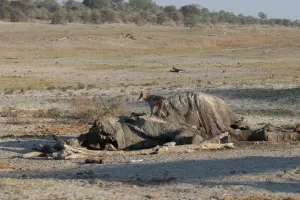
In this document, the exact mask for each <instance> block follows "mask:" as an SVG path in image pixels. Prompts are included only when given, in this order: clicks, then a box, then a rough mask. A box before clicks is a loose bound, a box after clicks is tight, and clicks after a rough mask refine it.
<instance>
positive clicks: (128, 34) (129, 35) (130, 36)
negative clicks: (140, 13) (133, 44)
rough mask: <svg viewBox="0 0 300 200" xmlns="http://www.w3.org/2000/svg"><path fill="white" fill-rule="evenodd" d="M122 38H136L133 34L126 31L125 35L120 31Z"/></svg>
mask: <svg viewBox="0 0 300 200" xmlns="http://www.w3.org/2000/svg"><path fill="white" fill-rule="evenodd" d="M122 35H123V38H130V39H132V40H136V37H135V36H134V35H131V34H130V33H127V34H126V35H125V34H124V33H122Z"/></svg>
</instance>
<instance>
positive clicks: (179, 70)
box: [170, 67, 185, 73]
mask: <svg viewBox="0 0 300 200" xmlns="http://www.w3.org/2000/svg"><path fill="white" fill-rule="evenodd" d="M170 72H175V73H179V72H185V70H183V69H178V68H176V67H173V68H172V69H171V70H170Z"/></svg>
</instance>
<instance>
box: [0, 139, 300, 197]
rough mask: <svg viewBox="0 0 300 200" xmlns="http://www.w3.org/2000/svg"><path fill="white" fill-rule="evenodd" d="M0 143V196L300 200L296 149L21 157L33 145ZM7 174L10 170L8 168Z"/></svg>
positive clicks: (296, 146) (262, 146)
mask: <svg viewBox="0 0 300 200" xmlns="http://www.w3.org/2000/svg"><path fill="white" fill-rule="evenodd" d="M49 141H50V139H49V138H48V139H47V138H44V139H38V140H36V139H19V140H11V139H6V140H2V141H1V143H0V144H1V154H0V155H1V161H2V162H3V163H4V165H5V166H7V168H4V169H2V173H1V175H0V178H1V179H0V186H1V193H0V198H1V199H14V198H17V199H224V198H225V197H227V198H228V197H232V198H237V199H241V198H245V197H257V198H258V197H264V198H266V199H284V198H288V197H293V198H296V199H297V198H299V197H300V196H299V194H300V185H299V183H300V166H299V164H300V158H299V153H300V148H299V143H298V144H296V143H294V144H267V143H263V142H261V143H259V144H253V143H247V144H246V143H240V144H237V145H236V149H234V150H223V151H203V152H199V153H188V154H187V153H181V154H172V155H152V156H134V157H122V156H117V157H109V158H107V161H108V162H109V164H105V165H89V164H84V161H83V160H72V161H49V160H44V159H42V158H41V159H39V158H38V159H29V160H24V159H22V158H21V155H22V153H24V152H28V151H29V150H30V147H31V146H32V145H33V144H35V143H43V142H49ZM10 170H11V171H10Z"/></svg>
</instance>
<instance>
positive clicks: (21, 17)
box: [10, 8, 28, 22]
mask: <svg viewBox="0 0 300 200" xmlns="http://www.w3.org/2000/svg"><path fill="white" fill-rule="evenodd" d="M10 21H11V22H26V21H28V18H27V16H26V15H25V13H24V12H23V11H22V10H21V9H19V8H14V9H11V11H10Z"/></svg>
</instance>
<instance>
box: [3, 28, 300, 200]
mask: <svg viewBox="0 0 300 200" xmlns="http://www.w3.org/2000/svg"><path fill="white" fill-rule="evenodd" d="M0 30H1V31H0V41H1V46H2V47H3V48H1V49H0V73H1V75H0V81H1V85H0V91H1V92H0V99H1V104H0V138H1V139H0V171H1V174H0V199H1V200H2V199H226V198H227V199H230V198H232V199H241V198H245V199H247V198H248V199H251V198H252V199H264V198H265V199H286V198H288V197H291V198H295V199H297V198H298V199H299V198H300V177H299V173H300V157H299V153H300V146H299V143H293V144H288V143H283V144H267V143H259V144H253V143H237V144H235V145H236V149H234V150H222V151H203V152H199V153H189V154H172V155H152V156H138V157H112V158H107V160H108V161H109V164H105V165H85V164H84V161H83V160H72V161H48V160H44V159H42V158H37V159H27V160H25V159H23V158H21V155H22V153H25V152H29V151H31V148H32V145H33V144H36V143H43V142H51V141H52V139H51V138H48V137H47V135H49V134H51V133H56V134H60V135H68V136H72V137H75V136H76V135H77V134H79V133H84V132H87V130H88V128H89V124H87V122H81V120H79V119H78V120H77V119H69V118H63V117H55V116H52V117H42V116H38V117H33V113H34V112H36V111H38V110H42V111H47V110H49V109H50V110H51V109H54V110H57V111H60V112H64V113H74V112H75V111H76V112H78V110H80V109H81V111H82V110H86V109H88V108H93V107H92V106H91V105H90V104H93V103H95V102H98V103H101V104H106V103H109V102H111V101H112V99H121V100H122V103H123V104H124V105H123V107H125V108H126V112H127V113H126V112H125V111H124V112H125V113H122V114H128V112H130V111H146V112H149V108H148V107H147V104H145V102H137V101H136V99H137V97H138V94H139V91H140V90H141V89H145V90H148V91H150V93H153V94H158V95H162V96H166V97H168V96H170V95H173V94H177V93H182V92H186V91H197V92H204V93H208V94H212V95H215V96H218V97H220V98H221V99H223V100H224V101H225V102H226V103H228V104H229V105H230V106H231V107H232V109H233V110H234V111H235V112H237V114H238V115H240V116H244V117H245V120H246V121H247V122H248V123H249V124H250V126H251V127H252V128H253V129H255V128H259V127H262V126H263V125H265V124H267V123H272V124H273V125H274V126H278V127H287V128H292V127H295V125H296V124H297V123H300V121H299V119H300V107H299V105H300V65H299V63H300V57H299V54H300V42H299V41H300V31H299V29H292V28H283V27H262V26H248V27H243V26H228V25H222V26H205V27H200V28H194V29H190V28H182V27H148V26H143V27H137V26H133V25H118V24H113V25H101V26H100V25H82V24H68V25H59V26H51V25H49V24H39V23H37V24H30V23H24V24H22V23H19V24H11V23H5V22H1V23H0ZM122 32H125V33H132V34H135V35H136V38H137V40H130V39H124V38H122ZM225 32H226V34H224V33H225ZM8 33H9V34H8ZM173 66H175V67H177V68H182V69H184V70H185V71H186V72H185V73H170V72H169V70H170V69H171V68H172V67H173ZM76 102H77V103H76ZM83 106H84V107H83ZM76 112H75V113H76ZM79 114H81V113H80V112H79ZM133 161H135V162H133Z"/></svg>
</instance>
